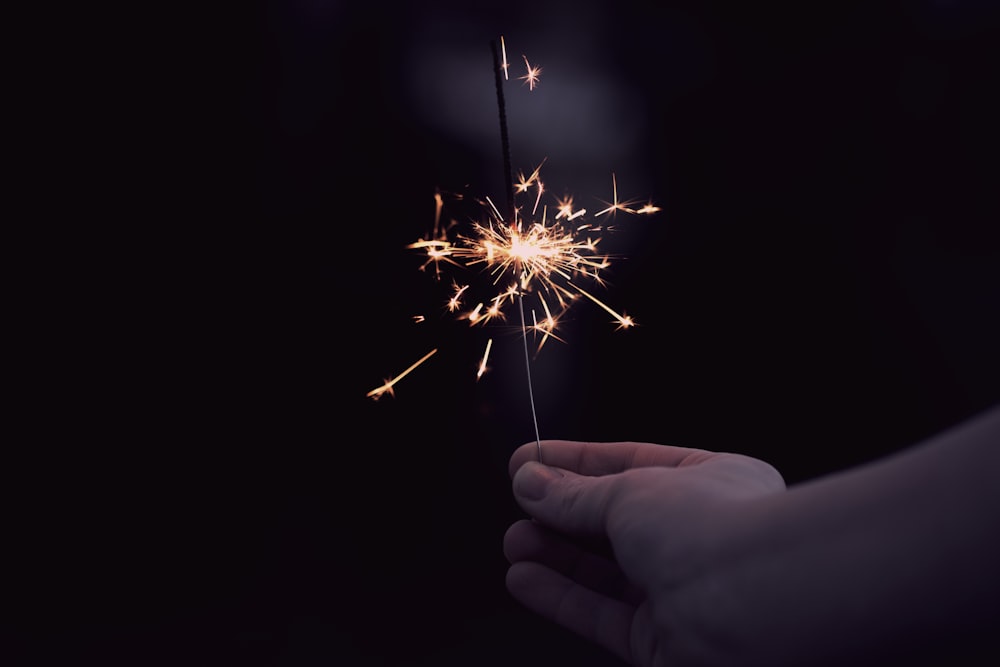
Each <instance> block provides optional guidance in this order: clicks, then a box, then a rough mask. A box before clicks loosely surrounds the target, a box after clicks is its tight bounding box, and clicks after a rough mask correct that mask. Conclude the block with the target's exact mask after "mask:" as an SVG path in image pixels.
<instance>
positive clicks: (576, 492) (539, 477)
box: [513, 461, 618, 535]
mask: <svg viewBox="0 0 1000 667" xmlns="http://www.w3.org/2000/svg"><path fill="white" fill-rule="evenodd" d="M617 482H618V475H606V476H602V477H588V476H586V475H578V474H577V473H575V472H572V471H569V470H564V469H562V468H554V467H551V466H547V465H543V464H541V463H538V462H536V461H528V462H527V463H525V464H524V465H522V466H521V467H520V468H519V469H518V471H517V472H516V473H515V474H514V480H513V486H514V497H515V498H516V500H517V502H518V504H519V505H520V506H521V507H522V508H523V509H524V511H526V512H527V513H528V514H530V515H531V516H532V517H534V518H535V519H537V520H538V521H540V522H541V523H543V524H545V525H546V526H548V527H550V528H553V529H555V530H558V531H561V532H565V533H572V534H578V535H604V534H606V532H607V529H606V526H607V518H608V515H609V513H610V512H611V510H612V506H613V504H614V503H615V500H616V498H617V496H618V494H617V493H616V491H617V486H618V484H617Z"/></svg>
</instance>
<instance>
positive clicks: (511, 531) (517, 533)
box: [503, 519, 531, 563]
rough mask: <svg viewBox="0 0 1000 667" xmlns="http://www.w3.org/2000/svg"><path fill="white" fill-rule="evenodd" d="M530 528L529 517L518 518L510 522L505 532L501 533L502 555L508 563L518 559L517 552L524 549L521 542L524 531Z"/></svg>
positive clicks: (523, 537)
mask: <svg viewBox="0 0 1000 667" xmlns="http://www.w3.org/2000/svg"><path fill="white" fill-rule="evenodd" d="M530 528H531V521H530V520H529V519H520V520H519V521H515V522H514V523H512V524H511V525H510V527H509V528H507V532H505V533H504V534H503V555H504V558H506V559H507V562H508V563H514V562H516V561H518V560H520V558H519V554H520V553H521V552H523V551H524V549H523V547H522V543H523V542H524V540H525V534H526V533H525V531H526V530H530Z"/></svg>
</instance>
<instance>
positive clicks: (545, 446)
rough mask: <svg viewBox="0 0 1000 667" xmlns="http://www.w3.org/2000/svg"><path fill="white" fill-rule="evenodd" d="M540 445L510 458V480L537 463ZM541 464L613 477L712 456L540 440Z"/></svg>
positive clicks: (668, 448)
mask: <svg viewBox="0 0 1000 667" xmlns="http://www.w3.org/2000/svg"><path fill="white" fill-rule="evenodd" d="M538 449H539V443H537V442H529V443H525V444H523V445H521V446H520V447H518V448H517V449H516V450H515V451H514V453H513V454H512V455H511V457H510V464H509V465H508V471H509V472H510V476H511V477H514V473H516V472H517V470H518V468H520V467H521V466H522V465H524V464H525V463H527V462H528V461H537V460H538ZM541 450H542V452H541V453H542V463H544V464H546V465H550V466H555V467H556V468H563V469H565V470H572V471H573V472H575V473H579V474H581V475H591V476H596V475H613V474H615V473H619V472H623V471H625V470H630V469H632V468H648V467H651V466H666V467H670V468H675V467H678V466H683V465H690V464H692V463H697V462H698V461H701V460H704V459H705V458H707V457H709V456H711V454H712V453H711V452H708V451H706V450H704V449H692V448H689V447H674V446H672V445H657V444H654V443H651V442H577V441H573V440H542V441H541Z"/></svg>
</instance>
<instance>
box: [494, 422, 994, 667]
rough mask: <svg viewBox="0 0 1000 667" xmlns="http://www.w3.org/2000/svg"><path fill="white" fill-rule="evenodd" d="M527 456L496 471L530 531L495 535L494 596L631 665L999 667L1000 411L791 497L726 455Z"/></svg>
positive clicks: (627, 448)
mask: <svg viewBox="0 0 1000 667" xmlns="http://www.w3.org/2000/svg"><path fill="white" fill-rule="evenodd" d="M536 457H537V450H536V444H535V443H529V444H526V445H524V446H522V447H521V448H519V449H518V450H517V451H516V452H515V453H514V455H513V456H512V457H511V462H510V472H511V475H512V477H513V488H514V495H515V497H516V499H517V501H518V503H519V504H520V505H521V507H522V508H523V509H524V510H525V511H526V512H527V513H528V514H529V515H530V516H531V517H532V520H524V521H519V522H517V523H515V524H514V525H513V526H511V528H510V529H509V530H508V532H507V535H506V536H505V539H504V551H505V554H506V555H507V558H508V560H509V561H510V562H511V567H510V569H509V571H508V575H507V588H508V590H509V591H510V593H511V594H512V596H513V597H514V598H515V599H517V600H519V601H520V602H521V603H522V604H524V605H525V606H526V607H528V608H529V609H531V610H532V611H534V612H536V613H538V614H540V615H541V616H543V617H545V618H548V619H550V620H553V621H554V622H556V623H559V624H561V625H563V626H565V627H567V628H569V629H571V630H573V631H575V632H576V633H578V634H580V635H581V636H582V637H584V638H586V639H589V640H591V641H593V642H595V643H597V644H599V645H601V646H603V647H605V648H606V649H608V650H609V651H611V652H612V653H613V654H615V655H617V656H619V657H620V658H622V659H623V660H624V661H626V662H628V663H631V664H634V665H644V666H646V665H648V666H657V667H659V666H661V665H663V666H666V665H670V666H671V667H678V666H681V665H711V664H725V665H741V664H742V665H768V666H777V665H803V664H808V665H821V664H822V665H826V664H830V665H841V664H851V665H868V664H904V663H905V664H911V665H912V664H915V663H916V662H919V661H920V660H926V658H927V656H928V655H929V654H930V653H931V652H934V651H936V652H937V655H938V656H939V657H940V658H941V660H943V662H939V663H937V664H960V663H961V664H972V663H970V662H968V660H969V658H970V657H977V658H978V656H979V655H980V654H982V653H984V652H988V653H990V654H991V655H992V656H993V657H994V658H995V657H1000V654H998V649H997V642H996V641H995V640H994V639H993V637H994V635H995V627H994V626H995V621H996V618H997V614H998V612H1000V606H998V604H997V602H996V601H997V600H998V599H1000V576H998V574H997V570H998V568H997V566H996V563H998V562H1000V483H998V482H997V478H998V475H1000V408H995V409H993V410H992V411H988V412H986V413H984V414H983V415H981V416H979V417H978V418H976V419H972V420H969V421H968V422H966V423H964V424H962V425H959V426H958V427H955V428H953V429H949V430H948V431H946V432H945V433H943V434H940V435H939V436H936V437H934V438H932V439H930V440H929V441H927V442H925V443H922V444H920V445H919V446H916V447H912V448H910V449H909V450H906V451H904V452H902V453H900V454H897V455H895V456H893V457H888V458H886V459H884V460H882V461H877V462H874V463H872V464H869V465H866V466H862V467H860V468H858V469H855V470H850V471H845V472H843V473H839V474H836V475H831V476H829V477H826V478H822V479H819V480H815V481H812V482H809V483H806V484H802V485H798V486H796V487H793V488H791V489H788V490H785V488H784V483H783V481H782V479H781V477H780V475H778V473H777V472H776V471H775V470H774V469H773V468H772V467H771V466H769V465H768V464H766V463H764V462H762V461H759V460H756V459H752V458H748V457H745V456H739V455H734V454H716V453H712V452H707V451H702V450H693V449H684V448H678V447H670V446H663V445H654V444H647V443H628V442H622V443H579V442H566V441H545V442H543V443H542V457H543V461H544V462H545V463H546V464H548V465H546V466H542V465H540V464H538V463H536V462H535V460H536ZM900 660H902V661H903V662H900ZM956 660H957V662H956ZM919 664H926V662H919ZM931 664H935V663H931ZM974 664H991V663H990V662H982V663H980V662H976V663H974ZM996 664H1000V663H996Z"/></svg>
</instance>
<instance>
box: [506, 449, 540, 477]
mask: <svg viewBox="0 0 1000 667" xmlns="http://www.w3.org/2000/svg"><path fill="white" fill-rule="evenodd" d="M540 446H541V445H540V443H538V442H536V441H535V440H532V441H531V442H526V443H524V444H523V445H521V446H520V447H518V448H517V449H515V450H514V453H513V454H511V455H510V462H509V463H508V464H507V473H508V474H509V475H510V478H511V479H514V475H515V474H516V473H517V471H518V470H520V468H521V466H523V465H524V464H525V463H527V462H528V461H537V460H538V450H539V448H540Z"/></svg>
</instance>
